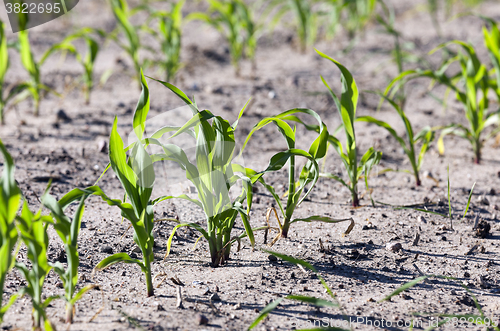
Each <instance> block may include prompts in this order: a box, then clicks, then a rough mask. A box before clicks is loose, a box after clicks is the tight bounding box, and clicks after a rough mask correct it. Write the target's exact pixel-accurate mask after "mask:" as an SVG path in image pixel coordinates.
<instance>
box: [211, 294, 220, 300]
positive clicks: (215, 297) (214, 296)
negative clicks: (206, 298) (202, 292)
mask: <svg viewBox="0 0 500 331" xmlns="http://www.w3.org/2000/svg"><path fill="white" fill-rule="evenodd" d="M210 301H220V296H219V295H218V294H217V293H214V294H212V295H211V296H210Z"/></svg>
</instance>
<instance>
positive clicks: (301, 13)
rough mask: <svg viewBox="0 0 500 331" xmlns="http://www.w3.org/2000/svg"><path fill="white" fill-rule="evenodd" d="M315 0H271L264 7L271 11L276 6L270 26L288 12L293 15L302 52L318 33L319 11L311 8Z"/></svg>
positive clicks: (311, 43)
mask: <svg viewBox="0 0 500 331" xmlns="http://www.w3.org/2000/svg"><path fill="white" fill-rule="evenodd" d="M316 2H317V1H309V0H273V1H270V3H269V5H268V6H267V8H266V12H271V11H273V10H275V8H277V9H276V10H277V12H276V14H275V15H274V17H273V20H272V24H271V25H272V26H274V25H276V24H277V23H278V22H279V21H281V20H282V19H283V16H284V15H286V14H288V13H291V14H292V15H293V16H294V19H295V24H296V26H297V34H298V37H299V45H300V50H301V51H302V52H305V51H306V49H307V48H308V47H311V46H312V45H313V43H314V41H315V40H316V36H317V33H318V22H319V20H318V19H319V16H320V13H318V12H317V11H316V10H314V8H313V6H314V4H315V3H316Z"/></svg>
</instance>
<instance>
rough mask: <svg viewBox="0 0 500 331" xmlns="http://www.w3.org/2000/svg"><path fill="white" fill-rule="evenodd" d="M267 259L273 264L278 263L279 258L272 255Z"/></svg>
mask: <svg viewBox="0 0 500 331" xmlns="http://www.w3.org/2000/svg"><path fill="white" fill-rule="evenodd" d="M267 258H268V259H269V261H271V262H276V261H278V258H277V257H276V256H274V255H272V254H271V255H269V256H268V257H267Z"/></svg>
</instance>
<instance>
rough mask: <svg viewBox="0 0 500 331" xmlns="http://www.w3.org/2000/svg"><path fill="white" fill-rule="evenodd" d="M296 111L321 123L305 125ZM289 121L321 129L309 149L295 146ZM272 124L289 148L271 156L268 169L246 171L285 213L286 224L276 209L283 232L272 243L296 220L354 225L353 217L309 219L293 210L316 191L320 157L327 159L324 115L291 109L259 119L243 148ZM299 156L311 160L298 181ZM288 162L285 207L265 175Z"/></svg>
mask: <svg viewBox="0 0 500 331" xmlns="http://www.w3.org/2000/svg"><path fill="white" fill-rule="evenodd" d="M296 114H304V115H309V116H311V117H313V119H315V120H316V121H317V122H318V125H308V124H305V123H304V122H303V121H302V120H301V119H299V118H298V117H297V116H296ZM287 120H288V121H292V122H298V123H301V124H303V125H304V126H306V128H309V129H310V130H311V131H317V132H318V137H317V138H316V139H315V140H314V141H313V143H312V144H311V146H310V148H309V151H305V150H302V149H297V148H296V147H295V142H296V136H295V133H296V130H295V128H293V129H292V127H291V126H290V124H288V123H287V122H286V121H287ZM271 123H273V124H275V125H276V126H277V128H278V130H279V132H280V133H281V134H282V135H283V137H284V138H285V140H286V144H287V148H288V150H286V151H284V152H279V153H277V154H275V155H274V156H273V157H272V158H271V161H270V162H269V166H268V167H267V169H266V170H264V171H262V172H259V173H257V172H255V171H254V170H251V169H248V168H246V169H245V170H244V171H245V172H246V175H247V176H249V177H251V180H252V183H256V182H257V181H258V182H260V183H261V184H262V185H263V186H264V187H265V188H266V189H267V190H268V191H269V193H271V195H272V196H273V197H274V200H275V201H276V203H277V205H278V207H279V209H280V211H281V214H282V216H283V217H284V220H283V224H282V223H281V221H280V219H279V217H278V213H277V212H276V210H274V212H275V216H276V218H277V220H278V225H279V233H278V235H277V236H276V238H275V239H274V240H273V241H272V242H271V244H270V245H273V244H274V243H275V242H276V241H277V240H278V239H279V238H280V237H283V238H287V236H288V231H289V228H290V225H291V224H293V223H295V222H312V221H321V222H328V223H338V222H343V221H351V225H352V224H353V221H352V219H341V220H337V219H333V218H330V217H325V216H318V215H315V216H310V217H308V218H295V219H294V218H293V213H294V211H295V209H296V208H297V207H298V206H299V205H300V204H301V203H302V201H304V199H305V198H307V196H308V195H309V193H310V192H311V191H312V189H313V187H314V185H316V182H317V181H318V179H319V167H318V163H317V160H319V159H321V158H323V157H324V156H325V155H326V150H327V144H328V136H329V134H328V129H327V127H326V125H325V124H324V123H323V122H322V121H321V118H320V116H319V115H318V114H317V113H316V112H315V111H313V110H310V109H291V110H288V111H285V112H283V113H281V114H279V115H276V116H272V117H266V118H264V119H262V120H261V121H259V123H257V124H256V125H255V126H254V127H253V128H252V130H251V131H250V133H249V134H248V136H247V138H246V140H245V143H244V144H243V147H242V151H243V150H244V149H245V147H246V145H247V143H248V142H249V140H250V138H251V137H252V136H253V134H254V133H255V132H256V131H258V130H260V129H262V128H263V127H265V126H266V125H268V124H271ZM297 156H300V157H304V158H306V160H307V162H306V163H305V165H304V166H303V167H302V169H301V170H300V175H299V178H298V180H297V178H296V174H295V172H296V169H295V167H296V164H295V158H296V157H297ZM287 162H288V192H287V196H288V198H287V201H286V205H285V206H283V203H282V202H281V199H280V197H279V195H278V194H277V193H276V192H275V190H274V187H272V186H271V185H268V184H267V183H266V182H265V181H264V177H263V175H264V174H265V173H267V172H271V171H277V170H281V169H282V168H283V167H284V166H285V164H286V163H287ZM308 185H309V187H307V188H306V186H308ZM269 216H270V212H268V215H267V218H268V221H269Z"/></svg>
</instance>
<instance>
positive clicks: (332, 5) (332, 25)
mask: <svg viewBox="0 0 500 331" xmlns="http://www.w3.org/2000/svg"><path fill="white" fill-rule="evenodd" d="M343 8H344V4H343V1H342V0H326V1H321V2H320V8H319V13H318V17H319V19H320V23H319V24H320V25H321V26H323V27H324V28H325V29H326V33H325V35H326V38H327V39H332V38H333V37H334V36H335V34H336V33H337V31H338V28H339V26H341V18H342V17H341V16H342V11H343Z"/></svg>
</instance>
